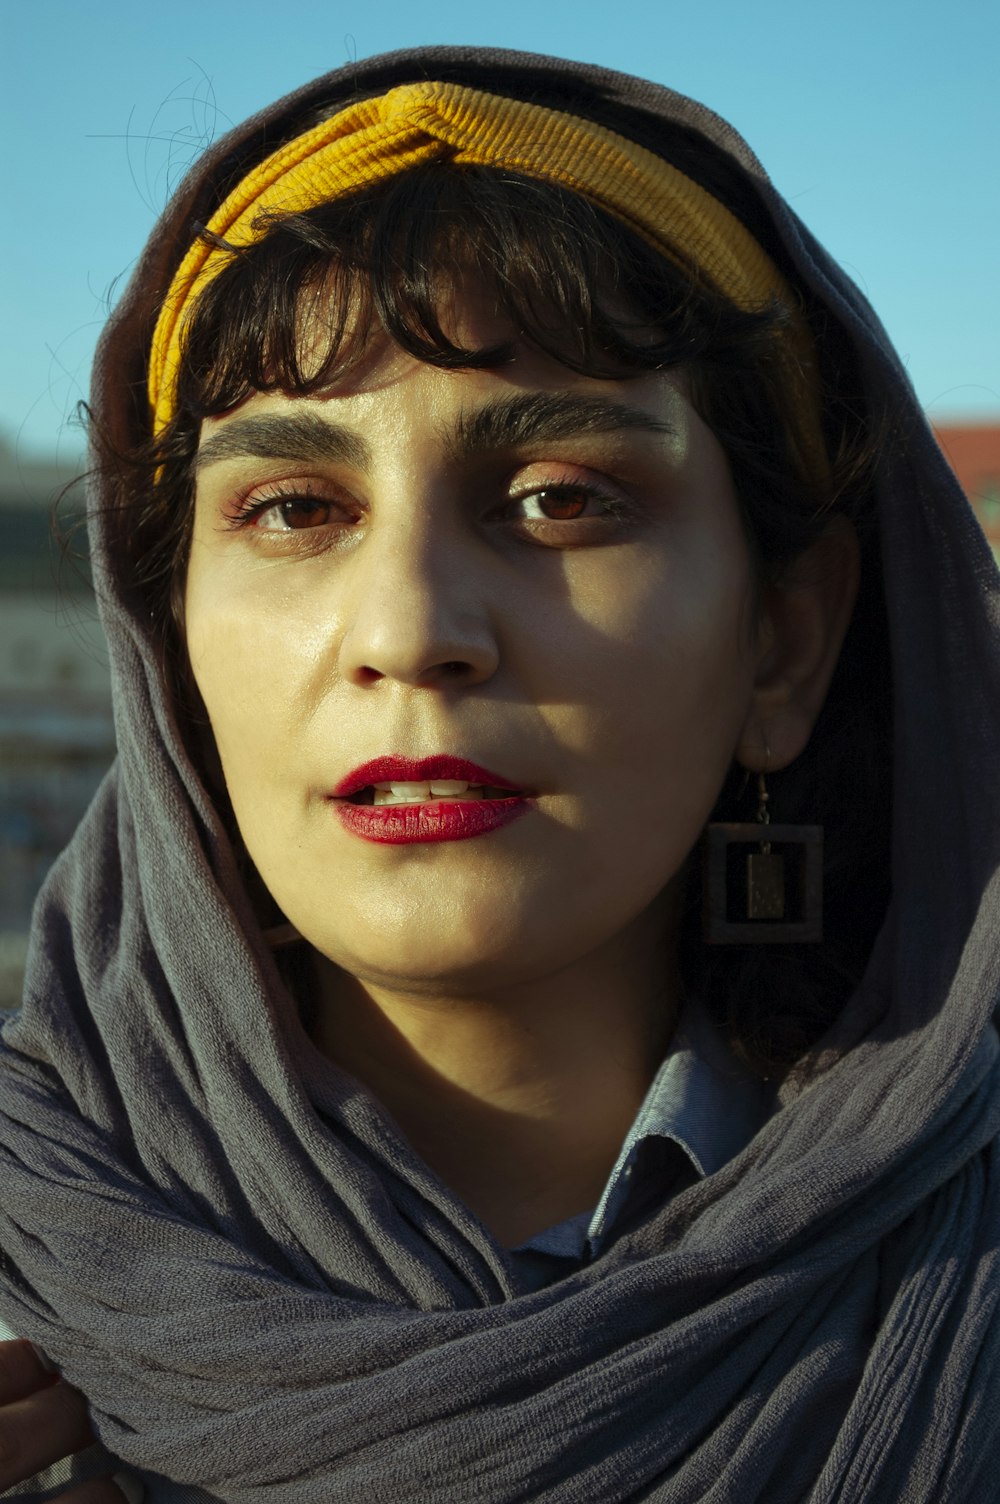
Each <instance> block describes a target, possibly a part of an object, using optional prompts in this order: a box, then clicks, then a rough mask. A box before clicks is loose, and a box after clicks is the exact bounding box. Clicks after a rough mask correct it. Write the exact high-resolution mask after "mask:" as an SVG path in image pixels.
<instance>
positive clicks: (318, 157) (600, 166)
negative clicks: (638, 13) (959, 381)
mask: <svg viewBox="0 0 1000 1504" xmlns="http://www.w3.org/2000/svg"><path fill="white" fill-rule="evenodd" d="M435 158H446V159H447V160H449V161H452V162H459V163H461V162H468V163H474V164H476V165H477V166H486V167H504V168H507V169H513V170H515V171H519V172H523V173H524V174H525V175H527V176H530V177H536V178H541V179H543V180H544V181H546V182H550V183H555V184H558V185H559V186H560V187H563V188H570V189H572V190H573V191H574V192H576V193H579V194H581V195H582V196H583V197H584V198H588V199H590V200H591V201H592V202H593V203H595V204H597V205H598V206H599V207H601V208H602V209H606V210H608V211H609V212H610V213H611V214H613V215H614V216H615V218H616V219H619V220H621V221H622V222H623V223H625V224H626V225H628V226H630V228H632V229H633V230H635V231H636V232H637V233H638V234H640V235H641V236H642V237H643V238H644V239H645V240H646V241H647V242H649V243H650V244H651V245H652V246H653V247H654V248H655V249H656V250H658V251H659V252H660V253H661V254H662V255H664V256H666V257H667V258H668V259H670V260H674V261H676V260H677V248H678V247H682V248H683V250H684V252H685V254H686V256H687V257H689V258H690V260H691V261H693V262H694V263H695V264H696V265H697V266H698V267H699V268H700V269H701V271H702V272H703V273H704V275H705V276H706V277H707V279H708V280H709V281H710V282H711V283H712V284H713V285H714V286H715V287H716V288H717V289H718V291H719V292H721V293H723V294H724V295H725V296H726V297H728V298H729V299H730V300H731V301H732V302H733V303H735V304H736V305H737V306H738V307H739V308H742V309H744V310H748V311H752V310H757V309H761V308H763V307H765V306H766V305H768V304H770V303H772V302H777V303H778V304H780V305H781V306H782V307H784V308H785V309H786V310H787V311H788V312H789V313H790V314H791V315H792V325H791V328H790V330H789V334H788V337H787V344H788V346H789V348H788V354H789V357H790V360H791V363H792V366H793V368H794V376H795V378H796V379H797V381H798V383H800V384H801V383H803V382H804V383H805V386H806V389H807V391H808V390H809V389H810V388H811V389H812V390H815V386H816V377H815V370H814V360H813V357H812V343H811V339H810V337H809V333H808V330H807V329H806V326H805V324H804V322H803V321H802V319H801V318H800V317H799V316H798V314H797V311H796V310H797V303H796V299H795V295H794V294H793V292H792V290H791V288H790V287H789V286H788V283H787V282H786V281H785V279H784V278H783V277H782V275H781V273H780V272H779V270H778V268H777V267H776V266H775V264H774V262H773V261H772V260H771V259H770V257H769V256H768V255H767V254H766V252H765V251H764V249H763V247H762V246H761V245H760V244H759V242H758V241H756V240H755V239H754V237H753V236H752V235H751V234H750V232H749V231H748V230H747V229H745V228H744V226H743V225H742V224H741V223H740V221H739V220H738V219H737V218H736V217H735V215H733V214H731V213H730V211H729V210H728V209H727V208H725V206H724V205H723V204H721V203H719V201H718V200H717V199H715V198H713V197H712V195H711V194H710V193H708V192H706V190H705V189H704V188H701V187H699V185H698V184H697V183H695V182H693V181H692V180H691V179H690V178H688V177H685V175H684V174H683V173H682V172H679V171H678V170H677V168H676V167H672V166H671V165H670V163H669V162H665V161H664V160H663V158H662V157H658V156H657V155H656V154H655V153H654V152H651V151H647V150H646V149H645V148H644V147H641V146H636V145H635V144H634V143H633V142H631V141H629V140H628V139H627V138H626V137H624V136H619V135H617V134H615V132H614V131H609V130H605V129H604V127H603V126H599V125H594V124H592V123H591V122H590V121H589V120H581V119H579V118H577V117H576V116H574V115H566V114H563V113H562V112H560V111H556V110H550V109H545V108H543V107H542V106H540V105H534V104H524V103H522V102H521V101H519V100H514V99H504V98H501V97H498V96H495V95H492V94H483V93H481V92H479V91H477V90H474V89H466V88H463V87H461V86H460V85H458V84H443V83H416V84H403V85H401V86H400V87H399V88H395V89H390V91H389V92H388V94H383V95H382V96H381V97H379V98H377V99H366V100H364V101H363V102H362V103H361V104H357V105H353V106H351V107H350V108H349V109H346V110H343V111H341V113H340V114H337V115H333V116H331V117H330V118H329V119H328V120H324V121H323V122H322V123H321V124H320V125H317V126H314V127H313V129H312V130H309V131H306V132H305V133H304V135H301V136H297V137H296V138H295V139H294V140H293V141H289V142H288V143H287V144H286V145H285V146H282V147H279V149H278V150H277V151H276V152H274V153H273V154H272V155H271V156H269V157H267V158H266V159H265V160H264V161H263V162H261V163H260V164H259V166H257V167H255V168H254V169H253V170H252V171H251V172H249V173H248V174H247V176H246V177H245V178H244V179H243V180H242V182H241V183H240V184H239V185H238V186H237V187H236V188H235V189H234V190H233V192H232V193H231V194H230V195H229V197H228V198H227V199H226V200H225V201H224V203H222V204H221V205H220V207H219V208H218V209H217V210H216V212H215V213H214V214H213V215H212V218H211V219H210V220H209V222H208V225H207V226H206V228H207V229H208V231H209V232H210V233H211V235H212V236H214V237H216V238H217V239H219V240H223V241H225V242H226V244H227V245H229V246H232V247H237V248H238V247H242V246H246V245H251V244H252V243H253V242H254V241H255V240H259V239H260V238H261V236H262V234H263V233H264V227H263V226H260V225H258V223H257V222H258V220H259V218H260V216H261V215H263V214H274V213H279V214H295V213H300V212H302V211H303V210H306V209H313V208H315V207H316V206H317V205H319V204H322V203H326V202H328V201H329V200H330V199H336V198H340V197H342V196H343V195H345V194H348V193H352V192H356V191H357V190H358V189H361V188H367V187H370V186H372V185H373V184H376V183H381V182H384V181H385V180H386V179H387V178H390V177H393V176H395V175H396V174H397V173H401V172H406V171H407V170H408V169H409V168H411V167H415V166H418V165H419V164H421V163H424V162H429V161H432V160H434V159H435ZM229 259H230V253H229V252H227V251H226V250H225V249H224V248H222V247H220V246H218V245H213V244H212V243H211V241H210V240H209V239H207V238H201V237H199V238H198V239H197V240H196V241H195V243H194V244H193V245H192V246H191V248H190V250H189V251H188V253H187V255H186V256H185V257H184V260H183V261H182V262H181V264H180V266H179V267H178V269H177V273H176V275H175V276H174V279H173V281H172V283H171V285H170V288H169V290H168V292H167V296H166V298H165V300H164V303H163V307H162V308H161V310H160V315H159V318H158V320H157V324H156V329H155V332H154V334H153V343H152V348H151V352H150V364H149V400H150V403H151V406H152V410H153V431H154V433H160V432H162V430H163V429H164V428H165V427H166V426H167V424H168V423H169V422H170V419H171V418H172V416H173V412H174V401H175V395H176V387H177V378H178V372H179V370H180V364H181V355H182V338H183V331H184V323H185V318H186V316H188V315H189V314H190V311H191V309H192V308H193V306H194V303H195V300H196V298H197V296H198V294H199V293H200V292H201V291H202V289H203V288H204V287H205V286H206V285H207V283H208V282H210V281H211V280H212V279H213V278H214V277H215V276H217V275H218V273H219V272H220V271H221V270H222V268H223V266H225V265H226V263H227V262H228V260H229ZM792 390H793V391H795V385H794V383H793V385H792ZM795 405H796V411H797V412H798V414H799V418H800V423H801V424H802V428H803V434H802V438H803V445H804V449H805V450H806V451H807V455H808V460H809V462H810V463H809V468H810V469H812V470H814V471H815V470H816V468H817V465H818V466H819V468H821V469H825V462H823V461H822V460H820V459H819V456H820V455H821V454H822V448H823V446H822V439H821V436H820V429H819V417H818V404H817V403H816V401H815V400H809V399H807V400H805V401H804V402H803V401H802V400H801V398H798V399H796V402H795Z"/></svg>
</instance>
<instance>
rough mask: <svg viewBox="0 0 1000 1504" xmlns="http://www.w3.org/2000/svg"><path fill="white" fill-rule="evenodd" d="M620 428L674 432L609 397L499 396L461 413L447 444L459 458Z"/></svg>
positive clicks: (564, 394) (558, 394)
mask: <svg viewBox="0 0 1000 1504" xmlns="http://www.w3.org/2000/svg"><path fill="white" fill-rule="evenodd" d="M620 429H631V430H636V429H638V430H640V431H643V432H645V433H658V434H668V435H673V434H675V433H676V429H675V428H674V427H673V425H672V424H670V423H668V422H666V420H665V419H663V418H657V417H655V416H654V415H653V414H652V413H651V412H648V411H647V410H646V409H645V408H642V407H631V406H630V405H629V404H628V403H627V402H616V401H614V399H613V398H610V397H590V396H585V395H583V394H577V393H573V392H526V393H524V394H523V395H522V396H519V397H500V398H495V399H494V400H493V401H491V402H486V403H484V405H483V406H482V407H480V408H477V409H476V410H475V411H474V412H471V413H463V414H462V416H461V417H460V418H459V420H458V422H457V424H456V425H455V433H454V437H453V438H452V439H451V441H450V443H451V447H452V449H453V451H454V452H455V453H456V454H457V455H458V456H460V457H461V458H462V459H468V458H471V456H472V455H474V454H475V453H476V451H477V450H480V449H510V448H516V447H517V446H518V445H521V444H532V443H536V442H537V441H538V440H543V441H544V440H555V439H573V438H576V437H577V436H578V435H580V434H584V433H616V432H618V431H619V430H620Z"/></svg>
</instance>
